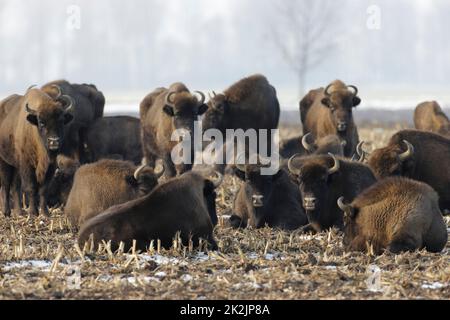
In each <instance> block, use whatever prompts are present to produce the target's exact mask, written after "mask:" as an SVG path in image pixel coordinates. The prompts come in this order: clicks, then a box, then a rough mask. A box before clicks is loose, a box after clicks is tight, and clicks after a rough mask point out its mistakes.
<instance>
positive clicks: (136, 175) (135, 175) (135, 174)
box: [133, 164, 147, 180]
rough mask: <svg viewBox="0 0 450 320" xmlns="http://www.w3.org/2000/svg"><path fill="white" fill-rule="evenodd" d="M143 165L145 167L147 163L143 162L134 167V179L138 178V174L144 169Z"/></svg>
mask: <svg viewBox="0 0 450 320" xmlns="http://www.w3.org/2000/svg"><path fill="white" fill-rule="evenodd" d="M145 167H147V164H143V165H141V166H140V167H138V168H137V169H136V171H135V172H134V174H133V176H134V179H136V180H137V179H139V175H140V174H141V172H142V170H144V169H145Z"/></svg>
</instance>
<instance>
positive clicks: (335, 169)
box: [328, 153, 341, 174]
mask: <svg viewBox="0 0 450 320" xmlns="http://www.w3.org/2000/svg"><path fill="white" fill-rule="evenodd" d="M328 155H329V156H330V157H332V158H333V160H334V165H333V167H331V168H330V169H329V170H328V174H334V173H336V172H338V171H339V169H340V168H341V163H340V162H339V160H338V159H337V158H336V157H335V155H334V154H332V153H328Z"/></svg>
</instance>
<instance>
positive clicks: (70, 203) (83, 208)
mask: <svg viewBox="0 0 450 320" xmlns="http://www.w3.org/2000/svg"><path fill="white" fill-rule="evenodd" d="M163 171H164V170H163V169H161V170H157V171H154V170H153V169H152V168H150V167H147V166H144V165H143V166H141V167H139V168H136V166H135V165H134V164H132V163H131V162H126V161H120V160H101V161H99V162H97V163H93V164H87V165H84V166H82V167H81V168H80V169H79V170H78V171H77V173H76V174H75V178H74V182H73V186H72V190H71V191H70V194H69V198H68V200H67V205H66V208H65V213H66V215H67V216H68V218H69V220H70V221H71V223H72V225H73V226H74V227H79V226H81V225H82V224H83V222H84V221H86V220H88V219H90V218H92V217H94V216H96V215H98V214H100V213H101V212H103V211H105V210H106V209H108V208H109V207H112V206H114V205H117V204H120V203H125V202H127V201H130V200H133V199H136V198H138V197H139V196H143V195H145V194H147V193H149V192H150V191H151V190H152V189H153V188H154V187H155V186H156V185H157V184H158V178H159V177H161V175H162V174H163Z"/></svg>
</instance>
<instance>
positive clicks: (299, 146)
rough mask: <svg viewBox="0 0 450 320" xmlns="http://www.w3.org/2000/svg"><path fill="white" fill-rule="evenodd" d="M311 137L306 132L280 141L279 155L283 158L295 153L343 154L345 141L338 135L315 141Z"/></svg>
mask: <svg viewBox="0 0 450 320" xmlns="http://www.w3.org/2000/svg"><path fill="white" fill-rule="evenodd" d="M312 138H313V137H312V134H311V133H307V134H305V135H304V136H300V137H298V136H297V137H294V138H291V139H287V140H283V141H281V143H280V156H281V157H282V158H283V159H290V158H291V157H292V156H293V155H296V154H299V155H305V156H306V155H310V154H328V153H332V154H334V155H336V156H344V147H345V145H346V144H347V142H345V141H341V140H340V139H339V137H338V136H336V135H329V136H325V137H323V138H320V139H317V140H315V141H311V139H312Z"/></svg>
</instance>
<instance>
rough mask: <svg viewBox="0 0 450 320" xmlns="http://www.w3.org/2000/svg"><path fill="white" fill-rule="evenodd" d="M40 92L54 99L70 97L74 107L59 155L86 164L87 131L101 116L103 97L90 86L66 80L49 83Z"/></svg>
mask: <svg viewBox="0 0 450 320" xmlns="http://www.w3.org/2000/svg"><path fill="white" fill-rule="evenodd" d="M42 91H44V92H45V93H47V94H48V95H49V96H51V97H53V98H54V99H58V98H59V97H61V96H62V95H68V96H70V97H71V98H72V99H73V101H74V105H73V108H72V110H71V114H72V115H73V117H74V118H73V121H72V122H71V123H70V125H69V126H67V128H66V131H65V136H66V139H65V143H64V145H63V146H62V149H61V153H62V154H64V155H66V156H69V157H72V158H74V159H76V160H79V161H80V162H81V163H85V162H86V155H85V149H84V148H85V145H86V141H87V136H86V135H87V130H88V128H89V127H90V126H91V125H92V124H93V123H94V121H95V120H96V119H98V118H101V117H102V116H103V109H104V107H105V97H104V96H103V93H102V92H101V91H99V90H97V87H96V86H95V85H92V84H73V83H70V82H68V81H66V80H57V81H53V82H50V83H48V84H46V85H44V86H43V87H42Z"/></svg>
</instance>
